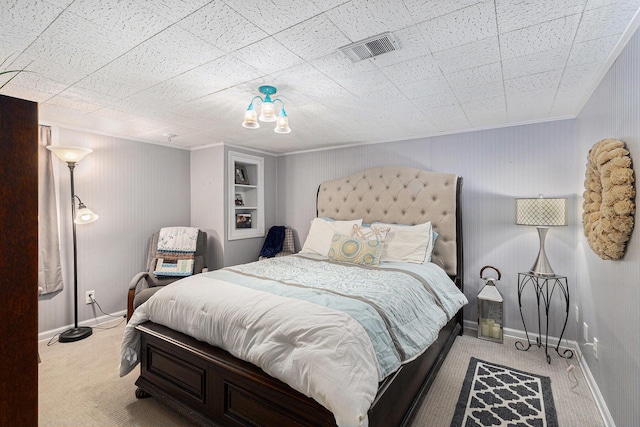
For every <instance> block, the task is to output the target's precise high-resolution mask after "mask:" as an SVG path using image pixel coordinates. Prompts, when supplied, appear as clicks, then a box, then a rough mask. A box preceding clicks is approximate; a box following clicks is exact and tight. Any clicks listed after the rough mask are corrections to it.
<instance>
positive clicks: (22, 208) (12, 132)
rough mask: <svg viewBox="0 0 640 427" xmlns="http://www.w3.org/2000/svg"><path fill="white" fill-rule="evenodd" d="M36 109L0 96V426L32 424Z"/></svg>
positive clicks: (34, 398)
mask: <svg viewBox="0 0 640 427" xmlns="http://www.w3.org/2000/svg"><path fill="white" fill-rule="evenodd" d="M37 289H38V105H37V104H36V103H34V102H30V101H25V100H22V99H16V98H10V97H8V96H2V95H0V297H1V298H0V319H1V321H0V339H1V340H2V342H1V344H0V361H1V362H2V369H0V425H1V426H29V427H30V426H37V425H38V291H37Z"/></svg>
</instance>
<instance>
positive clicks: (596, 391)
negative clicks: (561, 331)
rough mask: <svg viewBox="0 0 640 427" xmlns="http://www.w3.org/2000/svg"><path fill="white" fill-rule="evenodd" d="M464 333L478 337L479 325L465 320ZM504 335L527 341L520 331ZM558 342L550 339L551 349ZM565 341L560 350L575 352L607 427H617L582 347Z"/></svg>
mask: <svg viewBox="0 0 640 427" xmlns="http://www.w3.org/2000/svg"><path fill="white" fill-rule="evenodd" d="M464 333H465V334H466V335H472V336H478V323H477V322H474V321H473V320H465V321H464ZM503 333H504V336H506V337H510V338H515V339H519V340H526V339H527V335H526V333H525V332H524V331H521V330H519V329H511V328H504V329H503ZM536 336H537V333H536V334H531V333H530V334H529V338H531V339H535V337H536ZM558 341H559V340H558V338H557V337H549V346H550V347H555V346H557V345H558ZM563 341H564V342H565V343H566V345H565V346H563V345H562V344H561V345H560V348H568V349H570V350H573V352H574V353H575V360H578V361H579V364H580V368H581V369H582V373H583V374H584V378H585V381H586V382H587V385H588V386H589V390H591V395H592V396H593V399H594V400H595V402H596V405H597V406H598V410H599V411H600V415H602V419H603V421H604V423H605V426H606V427H616V424H615V422H614V421H613V418H612V417H611V412H609V408H608V407H607V404H606V402H605V401H604V398H603V397H602V393H600V388H598V384H597V383H596V380H595V378H594V377H593V375H592V374H591V370H590V369H589V365H587V362H586V361H585V360H584V358H583V357H582V351H581V350H580V346H579V345H578V343H577V342H576V341H571V340H567V339H563Z"/></svg>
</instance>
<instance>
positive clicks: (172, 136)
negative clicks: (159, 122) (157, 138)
mask: <svg viewBox="0 0 640 427" xmlns="http://www.w3.org/2000/svg"><path fill="white" fill-rule="evenodd" d="M162 136H164V137H165V138H167V142H171V140H172V139H173V138H175V137H176V136H178V135H176V134H175V133H163V134H162Z"/></svg>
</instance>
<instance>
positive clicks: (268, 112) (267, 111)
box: [260, 96, 277, 123]
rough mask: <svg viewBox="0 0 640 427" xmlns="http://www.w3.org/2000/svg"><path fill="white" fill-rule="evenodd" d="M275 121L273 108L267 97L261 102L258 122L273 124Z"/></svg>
mask: <svg viewBox="0 0 640 427" xmlns="http://www.w3.org/2000/svg"><path fill="white" fill-rule="evenodd" d="M276 119H277V117H276V113H275V107H274V106H273V102H271V99H269V96H267V99H265V100H264V102H262V107H261V109H260V121H261V122H267V123H268V122H275V121H276Z"/></svg>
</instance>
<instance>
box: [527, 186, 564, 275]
mask: <svg viewBox="0 0 640 427" xmlns="http://www.w3.org/2000/svg"><path fill="white" fill-rule="evenodd" d="M516 224H517V225H529V226H534V227H537V229H538V236H539V238H540V250H539V252H538V258H537V259H536V261H535V262H534V264H533V266H532V267H531V269H530V270H529V271H530V272H531V273H533V274H537V275H540V276H554V275H555V273H554V271H553V269H552V268H551V264H550V263H549V260H548V259H547V255H546V253H545V250H544V240H545V237H546V235H547V231H548V230H549V227H555V226H562V225H567V199H566V198H545V197H543V196H542V194H541V195H540V196H539V197H536V198H522V199H516Z"/></svg>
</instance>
